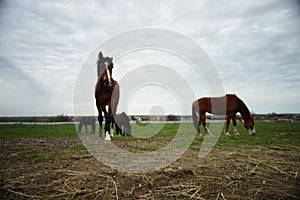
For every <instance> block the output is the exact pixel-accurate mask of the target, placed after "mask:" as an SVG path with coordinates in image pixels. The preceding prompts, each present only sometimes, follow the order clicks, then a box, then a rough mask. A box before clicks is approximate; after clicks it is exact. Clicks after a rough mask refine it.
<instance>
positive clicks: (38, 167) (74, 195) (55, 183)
mask: <svg viewBox="0 0 300 200" xmlns="http://www.w3.org/2000/svg"><path fill="white" fill-rule="evenodd" d="M116 142H119V144H118V146H122V145H124V146H126V145H132V144H130V143H133V144H134V142H135V141H116ZM80 145H82V144H81V141H80V140H79V139H78V138H74V137H72V138H43V139H22V138H21V139H17V138H14V139H1V140H0V150H1V158H0V162H1V163H0V166H1V171H0V173H1V179H0V188H1V190H0V199H223V200H224V199H300V193H299V191H300V190H299V188H300V178H299V176H300V175H299V172H300V164H299V163H300V162H299V161H300V149H299V148H296V147H294V148H292V147H286V148H282V147H261V146H256V147H249V146H240V147H226V148H225V147H224V148H221V147H218V148H215V149H213V150H212V151H211V152H210V153H209V155H208V156H207V157H206V158H204V159H200V158H199V157H198V154H199V152H198V151H197V150H193V149H189V150H188V151H187V152H186V153H185V154H184V155H183V156H182V157H181V158H180V159H178V160H177V161H175V162H174V163H172V164H171V165H169V166H168V167H165V168H163V169H161V170H158V171H153V172H150V173H146V174H130V173H125V172H120V171H117V170H114V169H112V168H110V167H108V166H105V165H104V164H102V163H100V162H99V161H98V160H96V159H95V158H94V157H93V156H92V155H90V154H89V153H88V152H87V151H85V150H80V148H79V147H80Z"/></svg>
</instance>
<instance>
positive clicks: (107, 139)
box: [104, 132, 111, 141]
mask: <svg viewBox="0 0 300 200" xmlns="http://www.w3.org/2000/svg"><path fill="white" fill-rule="evenodd" d="M104 140H106V141H110V140H111V138H110V136H109V133H108V132H106V133H105V139H104Z"/></svg>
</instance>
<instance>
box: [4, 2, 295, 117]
mask: <svg viewBox="0 0 300 200" xmlns="http://www.w3.org/2000/svg"><path fill="white" fill-rule="evenodd" d="M144 27H152V28H159V29H167V30H172V31H175V32H178V33H180V34H183V35H185V36H187V37H188V38H190V39H191V40H193V41H194V42H196V43H197V44H198V45H199V46H201V47H202V48H203V49H204V50H205V52H206V53H207V54H208V56H209V57H210V58H211V59H212V61H213V63H214V64H215V65H216V68H217V70H218V72H219V73H220V77H221V79H222V80H223V87H224V91H225V92H226V93H236V94H237V95H238V96H240V97H241V98H242V99H243V100H244V101H245V102H246V104H247V105H248V107H249V109H250V110H251V111H253V112H255V113H270V112H278V113H286V112H289V113H294V112H298V113H299V112H300V101H299V99H300V76H299V74H300V56H299V55H300V37H299V36H300V3H299V1H293V0H291V1H279V0H278V1H271V0H266V1H265V0H259V1H240V0H233V1H221V2H220V1H211V0H207V1H155V0H154V1H153V0H152V1H123V0H117V1H109V0H107V1H105V0H101V1H96V0H95V1H92V0H88V1H63V0H60V1H21V0H20V1H0V43H1V45H0V95H1V100H0V115H1V116H7V115H10V116H11V115H56V114H60V113H64V114H73V91H74V86H75V85H76V80H77V77H78V75H79V74H80V69H82V65H83V63H85V62H86V59H87V58H88V57H89V55H90V54H91V52H93V51H94V50H95V49H96V48H97V47H98V46H99V45H100V44H101V43H103V42H104V41H106V40H108V39H110V38H112V37H114V36H116V35H118V34H120V33H123V32H126V31H130V30H133V29H139V28H144ZM134 42H135V41H134V40H133V41H132V43H134ZM174 43H176V41H174ZM104 54H105V51H104ZM165 54H166V52H163V53H158V52H156V51H154V50H152V51H149V50H145V51H144V52H143V51H139V52H136V53H134V52H133V53H131V54H130V55H128V56H124V57H122V58H120V59H119V60H118V61H116V63H115V68H114V78H115V79H116V80H121V79H122V78H124V74H126V73H129V72H130V71H132V70H133V68H132V66H134V65H136V66H141V65H146V64H153V63H155V64H160V65H164V66H170V65H172V61H173V62H174V57H172V55H165ZM145 55H148V57H147V59H146V56H145ZM106 56H115V55H106ZM160 56H161V57H160ZM96 58H97V57H95V59H96ZM171 60H172V61H171ZM95 62H96V60H92V61H91V63H92V65H93V66H91V67H93V68H94V69H95V67H96V66H95V65H94V63H95ZM176 63H177V64H178V63H180V61H178V62H176ZM182 65H184V64H182ZM129 66H130V67H129ZM174 69H175V70H180V67H179V64H178V65H177V66H176V67H174ZM187 69H188V67H187V68H185V70H186V71H184V70H183V73H181V72H178V73H180V74H182V76H183V79H186V80H187V82H188V83H189V84H190V85H191V87H192V89H193V90H195V95H196V96H197V97H201V96H202V95H204V96H205V95H209V94H210V92H209V90H208V89H207V88H205V84H204V82H205V77H203V80H200V84H199V85H197V84H198V82H197V80H193V78H197V77H194V76H193V75H189V71H188V70H187ZM190 73H191V74H192V72H191V71H190ZM137 74H142V73H137ZM94 76H95V78H94V79H95V80H92V81H93V82H96V75H94ZM141 76H142V75H141ZM146 76H147V75H145V77H146ZM158 76H159V77H167V78H168V75H167V74H160V75H158ZM91 77H92V79H93V76H91ZM174 82H175V83H176V81H174ZM201 84H202V85H201ZM180 87H182V84H181V83H180V81H178V88H180ZM121 88H122V85H121ZM92 90H93V88H92ZM121 90H123V91H124V90H125V89H124V88H122V89H121ZM146 91H148V93H147V92H146ZM121 92H122V91H121ZM175 93H176V91H175ZM154 94H156V95H154ZM175 96H176V94H175V95H174V94H173V93H172V91H170V90H165V89H163V87H160V86H159V85H155V84H154V85H152V86H151V85H145V87H144V88H143V89H141V87H140V88H139V89H137V90H135V93H133V94H132V95H131V97H130V99H129V100H128V101H127V102H129V104H130V105H129V107H130V108H129V112H130V113H131V114H133V113H134V114H137V113H138V112H140V113H144V114H145V113H147V112H149V113H151V112H153V113H155V112H157V113H162V109H165V111H164V112H165V113H166V114H169V113H175V114H180V113H178V107H176V105H173V104H176V101H174V102H175V103H174V102H173V101H172V99H174V98H175ZM175 99H176V98H175ZM160 100H161V101H160ZM189 103H191V102H189ZM172 105H173V106H172Z"/></svg>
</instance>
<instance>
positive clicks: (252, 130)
mask: <svg viewBox="0 0 300 200" xmlns="http://www.w3.org/2000/svg"><path fill="white" fill-rule="evenodd" d="M248 131H249V135H255V134H256V131H255V128H254V127H253V129H248Z"/></svg>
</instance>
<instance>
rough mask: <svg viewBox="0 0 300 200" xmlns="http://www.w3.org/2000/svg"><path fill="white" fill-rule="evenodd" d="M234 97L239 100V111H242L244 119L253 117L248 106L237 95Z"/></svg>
mask: <svg viewBox="0 0 300 200" xmlns="http://www.w3.org/2000/svg"><path fill="white" fill-rule="evenodd" d="M234 97H235V98H236V99H237V101H238V107H239V112H240V113H241V115H242V117H243V119H244V120H247V119H250V118H251V115H250V111H249V109H248V107H247V106H246V104H245V103H244V102H243V101H242V100H241V99H240V98H239V97H237V96H236V95H234Z"/></svg>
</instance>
